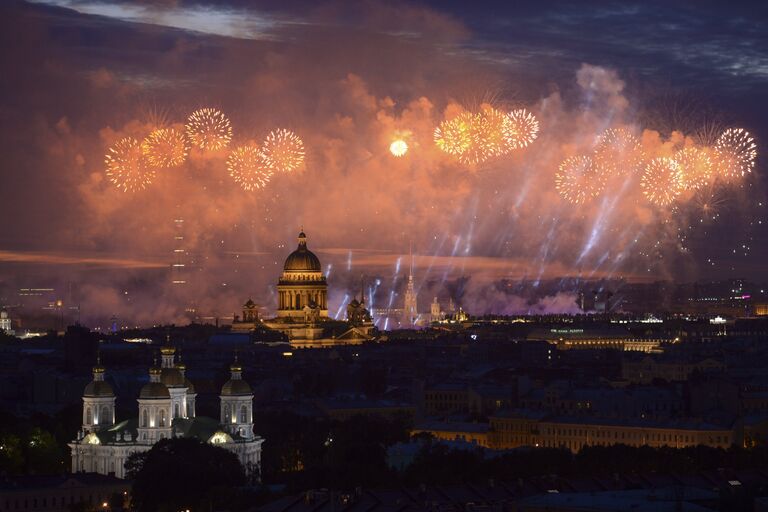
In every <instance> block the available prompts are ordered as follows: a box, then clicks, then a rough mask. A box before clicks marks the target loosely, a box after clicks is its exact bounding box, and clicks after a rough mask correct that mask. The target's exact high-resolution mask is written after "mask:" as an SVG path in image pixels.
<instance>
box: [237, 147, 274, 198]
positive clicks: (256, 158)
mask: <svg viewBox="0 0 768 512" xmlns="http://www.w3.org/2000/svg"><path fill="white" fill-rule="evenodd" d="M227 170H229V175H230V176H232V179H234V180H235V182H236V183H238V184H239V185H240V186H241V187H243V189H245V190H257V189H261V188H264V187H265V186H266V185H267V183H269V179H270V178H271V177H272V168H271V167H270V166H269V165H267V163H266V161H265V159H264V154H263V153H262V152H261V150H260V149H259V148H258V147H257V146H254V145H247V146H240V147H238V148H235V149H234V150H233V151H232V153H230V155H229V157H228V158H227Z"/></svg>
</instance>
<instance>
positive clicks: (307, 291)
mask: <svg viewBox="0 0 768 512" xmlns="http://www.w3.org/2000/svg"><path fill="white" fill-rule="evenodd" d="M346 313H347V316H346V320H342V321H339V320H334V319H332V318H330V317H329V315H328V283H327V282H326V278H325V274H323V271H322V266H321V264H320V259H319V258H318V257H317V256H316V255H315V253H313V252H312V251H310V250H309V248H308V247H307V235H306V234H305V233H304V231H302V232H300V233H299V236H298V247H297V248H296V250H295V251H293V252H292V253H291V254H289V255H288V257H287V258H286V260H285V264H284V265H283V272H282V274H281V275H280V279H279V280H278V282H277V314H276V315H275V317H273V318H269V319H261V318H259V314H258V309H257V306H256V304H255V303H254V302H253V301H252V300H250V299H249V300H248V301H247V302H246V303H245V304H244V305H243V314H242V316H235V318H234V321H233V324H232V329H233V331H236V332H237V331H240V332H247V331H253V330H256V329H259V328H266V329H270V330H273V331H277V332H280V333H282V334H283V335H285V337H286V338H287V339H288V341H289V342H290V344H291V345H293V346H296V347H325V346H333V345H353V344H359V343H362V342H364V341H370V340H372V339H373V337H374V336H373V333H374V326H373V320H372V318H371V315H370V313H369V311H368V310H367V309H366V307H365V295H364V293H363V291H362V290H361V293H360V300H358V299H357V297H355V298H354V299H353V300H352V301H351V302H350V303H349V304H348V305H347V312H346Z"/></svg>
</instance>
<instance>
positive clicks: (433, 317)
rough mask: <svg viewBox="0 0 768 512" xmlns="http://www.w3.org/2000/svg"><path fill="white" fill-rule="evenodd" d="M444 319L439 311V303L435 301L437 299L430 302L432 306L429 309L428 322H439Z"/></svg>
mask: <svg viewBox="0 0 768 512" xmlns="http://www.w3.org/2000/svg"><path fill="white" fill-rule="evenodd" d="M443 318H445V317H444V315H443V312H442V310H441V309H440V303H439V302H438V301H437V297H435V298H434V299H433V300H432V304H431V305H430V307H429V321H430V322H439V321H440V320H442V319H443Z"/></svg>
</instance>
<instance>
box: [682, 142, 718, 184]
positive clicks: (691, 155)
mask: <svg viewBox="0 0 768 512" xmlns="http://www.w3.org/2000/svg"><path fill="white" fill-rule="evenodd" d="M675 161H676V162H677V163H678V165H679V166H680V172H681V173H682V178H683V189H684V190H697V189H700V188H702V187H704V186H706V185H707V184H708V183H709V182H710V181H711V180H712V171H713V169H712V160H710V158H709V155H708V154H707V152H706V151H705V150H703V149H700V148H697V147H693V146H692V147H687V148H684V149H681V150H680V151H678V152H677V154H676V155H675Z"/></svg>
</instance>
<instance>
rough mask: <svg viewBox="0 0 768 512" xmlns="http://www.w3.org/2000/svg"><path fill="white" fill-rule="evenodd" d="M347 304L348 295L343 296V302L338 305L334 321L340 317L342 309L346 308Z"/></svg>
mask: <svg viewBox="0 0 768 512" xmlns="http://www.w3.org/2000/svg"><path fill="white" fill-rule="evenodd" d="M348 302H349V294H348V293H345V294H344V300H342V301H341V305H339V309H338V310H337V311H336V314H335V315H333V319H334V320H338V319H339V317H340V316H341V312H342V311H344V308H345V307H347V303H348Z"/></svg>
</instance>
